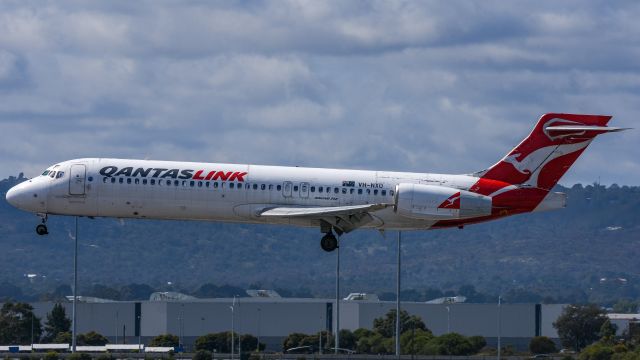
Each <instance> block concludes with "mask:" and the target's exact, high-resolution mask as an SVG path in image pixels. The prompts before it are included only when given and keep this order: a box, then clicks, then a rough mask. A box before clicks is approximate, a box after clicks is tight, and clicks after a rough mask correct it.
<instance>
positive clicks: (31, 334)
mask: <svg viewBox="0 0 640 360" xmlns="http://www.w3.org/2000/svg"><path fill="white" fill-rule="evenodd" d="M31 351H33V311H32V312H31Z"/></svg>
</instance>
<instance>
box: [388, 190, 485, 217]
mask: <svg viewBox="0 0 640 360" xmlns="http://www.w3.org/2000/svg"><path fill="white" fill-rule="evenodd" d="M491 205H492V204H491V198H490V197H488V196H484V195H480V194H476V193H472V192H470V191H465V190H458V189H454V188H450V187H446V186H436V185H422V184H406V183H405V184H398V185H397V186H396V194H395V207H394V210H395V211H396V212H397V213H398V214H400V215H402V216H406V217H410V218H414V219H422V220H448V219H465V218H472V217H479V216H487V215H491Z"/></svg>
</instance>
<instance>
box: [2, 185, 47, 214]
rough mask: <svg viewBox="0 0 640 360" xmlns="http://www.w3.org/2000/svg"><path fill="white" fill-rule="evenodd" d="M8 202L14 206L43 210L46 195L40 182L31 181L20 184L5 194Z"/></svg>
mask: <svg viewBox="0 0 640 360" xmlns="http://www.w3.org/2000/svg"><path fill="white" fill-rule="evenodd" d="M5 197H6V199H7V202H8V203H9V204H11V205H13V206H14V207H16V208H18V209H20V210H25V211H30V212H43V211H44V207H45V202H44V201H45V196H44V193H43V189H41V187H40V186H38V184H32V183H31V181H27V182H23V183H21V184H18V185H16V186H14V187H12V188H11V189H9V191H7V195H6V196H5Z"/></svg>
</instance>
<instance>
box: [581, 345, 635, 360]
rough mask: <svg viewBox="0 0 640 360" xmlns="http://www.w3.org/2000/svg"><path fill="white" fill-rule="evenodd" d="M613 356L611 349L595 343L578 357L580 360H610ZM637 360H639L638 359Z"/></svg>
mask: <svg viewBox="0 0 640 360" xmlns="http://www.w3.org/2000/svg"><path fill="white" fill-rule="evenodd" d="M611 355H613V349H611V347H609V346H606V345H603V344H600V343H595V344H593V345H589V346H587V347H586V348H585V349H584V350H583V351H582V352H581V353H580V356H579V357H578V358H579V359H580V360H610V359H611ZM636 359H637V358H636Z"/></svg>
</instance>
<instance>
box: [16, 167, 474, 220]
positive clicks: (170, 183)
mask: <svg viewBox="0 0 640 360" xmlns="http://www.w3.org/2000/svg"><path fill="white" fill-rule="evenodd" d="M52 172H55V175H54V176H53V177H51V176H50V175H51V173H52ZM61 172H62V175H60V174H61ZM477 180H478V178H477V177H474V176H468V175H440V174H426V173H405V172H386V171H365V170H338V169H320V168H302V167H282V166H258V165H239V164H216V163H194V162H172V161H150V160H125V159H103V158H88V159H77V160H70V161H66V162H63V163H60V164H57V165H54V166H52V167H50V168H49V169H47V174H46V175H42V176H38V177H36V178H34V179H31V180H29V181H28V182H25V183H24V184H25V185H24V186H29V189H30V191H32V192H34V194H33V198H31V195H30V197H29V199H30V200H23V201H31V202H32V203H31V204H28V205H29V208H31V209H32V211H34V212H39V213H42V214H59V215H79V216H90V217H94V216H95V217H117V218H146V219H174V220H208V221H225V222H247V223H273V224H291V225H299V226H317V225H318V224H319V222H318V221H317V220H311V219H308V218H270V217H262V216H259V215H256V213H255V211H254V209H256V208H261V209H264V208H265V207H269V206H298V207H306V206H308V207H338V206H349V205H362V204H379V203H386V204H393V202H394V192H395V189H396V185H398V184H400V183H415V184H426V185H439V186H447V187H450V188H456V189H461V190H466V189H469V188H470V187H471V186H472V185H473V184H474V183H475V182H476V181H477ZM19 187H20V185H18V190H19ZM23 205H24V206H26V205H27V204H23ZM373 218H374V221H371V222H369V223H368V224H367V225H366V226H365V227H376V228H382V229H428V228H429V227H431V226H432V225H433V224H434V223H435V221H428V220H420V219H411V218H407V217H404V216H400V215H398V214H397V213H396V212H394V209H393V207H391V206H390V207H387V208H385V209H382V210H380V211H377V212H375V214H374V215H373Z"/></svg>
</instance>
